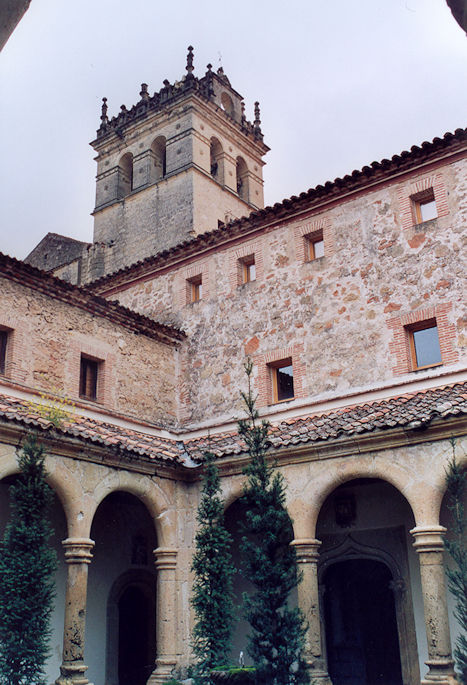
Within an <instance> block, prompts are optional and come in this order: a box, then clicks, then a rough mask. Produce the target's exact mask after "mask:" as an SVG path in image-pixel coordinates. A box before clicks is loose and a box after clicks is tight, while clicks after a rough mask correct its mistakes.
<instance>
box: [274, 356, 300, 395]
mask: <svg viewBox="0 0 467 685" xmlns="http://www.w3.org/2000/svg"><path fill="white" fill-rule="evenodd" d="M269 368H270V371H271V380H272V400H273V402H284V401H285V400H292V399H293V398H294V396H295V394H294V384H293V366H292V358H291V357H288V358H287V359H282V360H281V361H278V362H272V363H271V364H269Z"/></svg>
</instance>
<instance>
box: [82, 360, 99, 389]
mask: <svg viewBox="0 0 467 685" xmlns="http://www.w3.org/2000/svg"><path fill="white" fill-rule="evenodd" d="M98 365H99V364H98V362H96V361H94V360H93V359H87V358H86V357H81V370H80V378H79V395H80V397H83V398H84V399H86V400H95V399H97V369H98Z"/></svg>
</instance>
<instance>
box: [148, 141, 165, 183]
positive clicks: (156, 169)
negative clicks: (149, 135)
mask: <svg viewBox="0 0 467 685" xmlns="http://www.w3.org/2000/svg"><path fill="white" fill-rule="evenodd" d="M166 173H167V140H166V138H165V136H157V138H155V139H154V140H153V142H152V144H151V173H150V178H151V181H153V182H154V181H160V180H161V179H162V178H164V177H165V175H166Z"/></svg>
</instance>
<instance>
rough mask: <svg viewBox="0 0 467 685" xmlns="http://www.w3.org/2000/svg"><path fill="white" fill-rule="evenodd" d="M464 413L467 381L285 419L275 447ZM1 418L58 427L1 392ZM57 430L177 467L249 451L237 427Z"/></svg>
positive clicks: (85, 424) (80, 422) (274, 435)
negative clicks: (205, 431) (207, 455)
mask: <svg viewBox="0 0 467 685" xmlns="http://www.w3.org/2000/svg"><path fill="white" fill-rule="evenodd" d="M461 414H467V382H465V383H457V384H455V385H448V386H445V387H442V388H435V389H430V390H424V391H422V392H417V393H412V394H405V395H400V396H398V397H393V398H391V399H389V400H380V401H376V402H368V403H366V404H360V405H354V406H349V407H345V408H343V409H339V410H336V411H332V412H327V413H324V414H315V415H312V416H309V417H307V418H303V419H290V420H287V421H282V422H281V423H279V424H277V425H274V426H272V427H271V431H270V434H269V442H270V447H271V449H272V450H276V449H277V450H280V449H281V448H285V447H287V448H290V447H291V446H293V445H303V444H305V443H309V444H313V443H315V444H317V443H323V442H324V441H328V440H332V439H336V438H341V437H346V436H349V437H350V436H355V435H358V434H362V433H369V432H375V431H382V430H385V429H388V428H396V427H400V428H405V429H407V430H412V429H416V428H421V427H424V426H427V425H428V424H430V423H431V422H432V421H433V420H434V419H443V418H449V417H454V416H458V415H461ZM0 419H4V420H7V421H13V422H16V423H20V424H23V425H25V426H31V427H32V428H33V429H35V430H38V431H47V430H49V429H52V428H53V426H52V424H51V423H50V421H48V420H47V419H45V418H43V417H41V416H40V415H39V414H38V412H36V411H34V407H32V406H31V403H28V402H26V401H24V400H19V399H16V398H12V397H6V396H0ZM57 430H58V431H59V432H61V433H63V434H65V435H68V436H70V437H72V438H78V439H81V440H84V441H86V442H92V443H96V444H98V445H101V446H104V447H108V448H109V449H110V450H111V452H113V453H117V454H118V455H121V456H124V457H127V458H130V459H141V460H143V461H152V462H158V461H159V462H160V461H163V462H172V463H173V464H174V465H175V464H180V465H182V464H185V465H186V464H187V459H188V460H192V461H194V462H197V461H199V460H200V459H201V458H202V456H203V452H205V451H206V450H209V451H211V452H213V453H214V454H215V455H216V456H217V457H224V456H225V457H228V456H234V455H239V454H242V453H243V454H244V453H245V452H246V447H245V443H244V442H243V440H241V439H240V438H239V436H238V434H237V433H236V432H235V431H232V432H229V433H219V434H217V435H210V436H209V437H205V438H196V439H192V440H185V441H183V439H182V437H180V439H169V438H160V437H157V436H154V435H148V434H147V433H143V432H141V431H135V430H131V429H129V428H122V427H120V426H115V425H113V424H110V423H105V422H101V421H97V420H95V419H90V418H84V417H81V416H76V420H75V421H74V422H73V423H67V422H64V423H63V425H62V426H60V428H59V429H57Z"/></svg>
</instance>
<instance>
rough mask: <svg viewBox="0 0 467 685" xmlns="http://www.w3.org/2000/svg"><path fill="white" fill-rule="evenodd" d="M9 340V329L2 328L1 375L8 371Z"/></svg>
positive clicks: (0, 349)
mask: <svg viewBox="0 0 467 685" xmlns="http://www.w3.org/2000/svg"><path fill="white" fill-rule="evenodd" d="M7 342H8V331H5V330H0V375H2V376H4V375H5V372H6V348H7Z"/></svg>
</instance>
